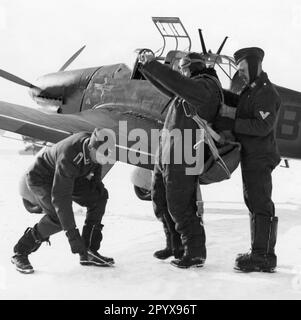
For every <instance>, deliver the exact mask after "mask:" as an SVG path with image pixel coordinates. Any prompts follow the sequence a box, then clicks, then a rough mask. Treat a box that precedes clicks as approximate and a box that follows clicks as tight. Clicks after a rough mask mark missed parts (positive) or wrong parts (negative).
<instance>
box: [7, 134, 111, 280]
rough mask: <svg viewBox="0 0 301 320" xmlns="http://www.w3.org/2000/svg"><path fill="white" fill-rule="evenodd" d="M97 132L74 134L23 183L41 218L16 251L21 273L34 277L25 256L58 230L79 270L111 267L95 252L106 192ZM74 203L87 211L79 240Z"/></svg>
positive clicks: (49, 152) (14, 259)
mask: <svg viewBox="0 0 301 320" xmlns="http://www.w3.org/2000/svg"><path fill="white" fill-rule="evenodd" d="M102 143H103V141H99V139H98V129H95V130H94V132H93V134H92V136H91V134H90V133H88V132H80V133H77V134H74V135H72V136H70V137H68V138H66V139H64V140H61V141H60V142H58V143H56V144H54V145H53V146H51V147H49V148H47V149H46V150H44V152H43V153H42V154H40V155H39V156H38V157H37V159H36V160H35V162H34V163H33V164H32V166H31V167H30V169H29V170H28V172H27V175H26V183H27V185H28V187H29V189H30V191H31V192H33V193H34V195H35V198H36V199H37V201H38V204H39V206H40V207H41V208H42V210H43V213H44V216H43V217H42V219H41V220H40V221H39V222H38V223H37V224H36V225H35V226H34V227H33V228H27V229H26V231H25V232H24V235H23V236H22V237H21V238H20V239H19V241H18V243H17V244H16V245H15V247H14V256H13V257H12V259H11V261H12V263H13V264H15V266H16V269H17V270H18V271H19V272H21V273H26V274H28V273H33V272H34V270H33V267H32V265H31V264H30V262H29V260H28V256H29V254H31V253H32V252H34V251H36V250H38V248H39V247H40V246H41V244H42V242H45V241H49V237H50V236H52V235H53V234H55V233H58V232H60V231H62V230H64V231H65V232H66V236H67V238H68V240H69V244H70V247H71V251H72V253H78V254H79V255H80V264H81V265H85V266H86V265H95V266H111V265H113V264H114V260H113V259H112V258H108V257H104V256H101V255H100V254H99V253H98V252H97V251H98V249H99V248H100V242H101V240H102V228H103V225H102V224H101V221H102V217H103V215H104V213H105V208H106V203H107V199H108V191H107V189H106V188H105V187H104V185H103V183H102V181H101V177H102V174H101V171H102V166H101V165H100V164H99V161H97V159H96V157H97V155H96V153H97V149H98V147H99V146H100V145H101V144H102ZM72 201H75V202H76V203H78V204H79V205H80V206H84V207H86V208H87V213H86V220H85V224H84V226H83V230H82V235H80V233H79V230H78V229H77V226H76V221H75V218H74V212H73V209H72Z"/></svg>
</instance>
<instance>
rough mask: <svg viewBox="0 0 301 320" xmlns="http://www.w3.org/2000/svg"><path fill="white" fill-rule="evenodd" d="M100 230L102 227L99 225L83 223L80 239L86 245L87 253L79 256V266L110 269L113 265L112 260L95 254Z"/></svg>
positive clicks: (100, 238) (100, 233)
mask: <svg viewBox="0 0 301 320" xmlns="http://www.w3.org/2000/svg"><path fill="white" fill-rule="evenodd" d="M102 228H103V225H102V224H101V223H97V224H90V223H85V225H84V226H83V232H82V238H83V240H84V243H85V245H86V248H87V253H86V254H84V255H80V264H81V265H83V266H91V265H93V266H98V267H110V266H112V265H113V264H114V263H115V262H114V259H113V258H108V257H104V256H102V255H100V254H99V253H98V252H97V251H98V249H99V248H100V242H101V240H102V232H101V231H102Z"/></svg>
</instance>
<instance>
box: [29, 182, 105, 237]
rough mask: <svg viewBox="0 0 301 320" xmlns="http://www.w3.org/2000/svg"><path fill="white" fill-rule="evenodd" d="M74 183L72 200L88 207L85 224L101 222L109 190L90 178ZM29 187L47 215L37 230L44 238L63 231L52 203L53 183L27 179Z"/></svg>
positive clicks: (39, 223)
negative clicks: (40, 182) (94, 182)
mask: <svg viewBox="0 0 301 320" xmlns="http://www.w3.org/2000/svg"><path fill="white" fill-rule="evenodd" d="M85 180H86V181H84V180H83V181H81V182H80V183H75V184H74V190H73V194H72V200H73V201H74V202H76V203H77V204H79V205H80V206H82V207H86V208H87V213H86V219H85V224H89V225H96V224H98V223H101V220H102V217H103V215H104V213H105V209H106V204H107V200H108V191H107V189H106V188H105V187H104V185H103V184H102V183H101V184H98V185H95V184H92V183H90V181H89V180H88V179H85ZM27 184H28V187H29V189H30V190H31V191H32V192H33V193H34V194H35V197H36V199H37V201H38V204H39V205H40V207H41V208H42V210H43V213H45V215H44V216H43V217H42V218H41V220H40V221H39V222H38V224H37V227H36V228H37V231H38V232H39V234H40V235H41V237H42V238H45V239H46V238H48V237H49V236H51V235H53V234H55V233H58V232H60V231H62V226H61V223H60V221H59V218H58V216H57V214H56V210H55V208H54V206H53V204H52V199H51V189H52V185H50V184H44V185H40V184H39V185H34V184H32V182H30V181H29V180H28V179H27Z"/></svg>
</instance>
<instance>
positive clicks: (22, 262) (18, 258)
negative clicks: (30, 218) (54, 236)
mask: <svg viewBox="0 0 301 320" xmlns="http://www.w3.org/2000/svg"><path fill="white" fill-rule="evenodd" d="M44 241H48V242H49V238H47V239H43V238H42V237H41V235H40V234H39V232H38V230H37V225H35V226H34V227H33V228H27V229H26V230H25V232H24V235H23V236H22V237H21V238H20V240H19V241H18V243H17V244H16V245H15V247H14V253H15V255H14V256H13V257H12V258H11V262H12V263H13V264H14V265H15V266H16V269H17V270H18V271H19V272H21V273H26V274H29V273H33V272H34V269H33V267H32V265H31V263H30V262H29V260H28V255H29V254H30V253H32V252H35V251H37V250H38V249H39V247H40V246H41V244H42V242H44Z"/></svg>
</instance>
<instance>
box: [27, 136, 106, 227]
mask: <svg viewBox="0 0 301 320" xmlns="http://www.w3.org/2000/svg"><path fill="white" fill-rule="evenodd" d="M89 138H90V134H89V133H87V132H81V133H77V134H74V135H72V136H70V137H68V138H66V139H64V140H62V141H60V142H58V143H57V144H55V145H53V146H52V147H49V148H47V149H46V150H45V151H44V152H43V153H42V154H41V155H40V156H39V157H38V158H37V159H36V161H35V162H34V164H33V165H32V167H31V168H30V169H29V171H28V173H27V175H28V181H29V184H31V185H37V186H43V185H51V186H52V204H53V206H54V208H55V210H56V213H57V215H58V217H59V220H60V222H61V224H62V227H63V229H64V230H70V229H72V228H74V227H75V226H76V224H75V219H74V214H73V210H72V193H73V190H74V186H75V185H77V184H80V183H81V181H82V182H84V179H87V177H89V178H91V179H93V180H94V181H99V183H101V165H100V164H96V163H94V162H92V160H91V159H90V157H89V151H88V143H89Z"/></svg>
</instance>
